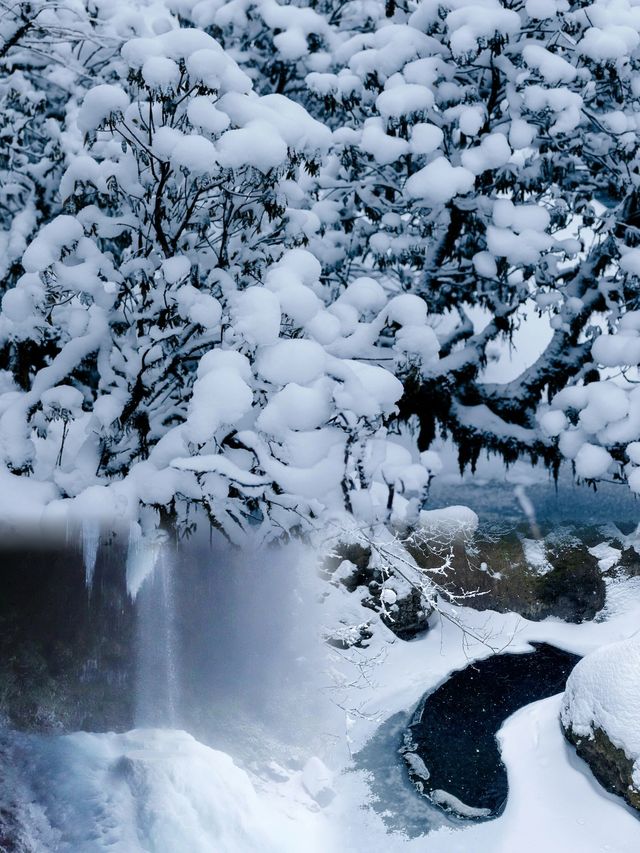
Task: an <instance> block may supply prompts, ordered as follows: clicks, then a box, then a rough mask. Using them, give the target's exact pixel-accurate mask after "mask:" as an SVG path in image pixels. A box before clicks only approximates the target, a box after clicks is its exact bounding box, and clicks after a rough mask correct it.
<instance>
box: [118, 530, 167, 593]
mask: <svg viewBox="0 0 640 853" xmlns="http://www.w3.org/2000/svg"><path fill="white" fill-rule="evenodd" d="M164 539H165V534H163V533H162V531H156V533H155V535H153V536H145V535H144V534H143V533H142V528H141V527H140V525H139V524H138V522H137V521H132V522H131V527H130V530H129V547H128V549H127V570H126V577H127V591H128V593H129V595H130V596H131V598H132V599H133V600H135V598H136V596H137V595H138V591H139V590H140V587H141V586H142V584H143V583H144V580H145V578H146V577H147V576H148V575H150V574H151V572H152V571H153V569H154V567H155V565H156V561H157V559H158V555H159V554H160V551H161V549H162V544H163V542H164Z"/></svg>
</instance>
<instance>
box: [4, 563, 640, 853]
mask: <svg viewBox="0 0 640 853" xmlns="http://www.w3.org/2000/svg"><path fill="white" fill-rule="evenodd" d="M607 583H608V589H607V604H606V607H605V609H604V611H603V612H602V614H600V616H599V617H598V618H597V619H596V620H594V621H593V622H589V623H584V624H581V625H575V624H566V623H564V622H562V621H560V620H557V619H547V620H545V621H543V622H538V623H535V622H529V621H527V620H525V619H522V618H521V617H519V616H517V615H516V614H498V613H495V612H492V611H485V612H478V611H475V610H473V609H472V608H460V607H458V608H450V609H449V610H447V611H446V612H445V613H443V615H440V616H438V617H436V618H435V619H434V621H433V627H432V629H431V631H430V632H429V633H427V634H426V635H424V636H422V637H420V638H418V639H416V640H414V641H411V642H402V641H400V640H397V639H394V638H393V636H392V635H391V634H390V633H389V632H388V631H386V629H384V628H383V627H382V626H381V625H377V627H376V631H375V633H374V637H373V639H372V643H371V645H370V647H369V648H368V649H366V650H357V649H352V650H350V651H349V652H336V656H335V659H334V660H333V661H332V667H331V672H330V675H331V689H330V690H329V691H327V692H328V694H329V696H330V699H331V702H330V703H329V705H330V707H329V708H328V709H327V710H326V711H325V709H324V704H323V703H324V699H319V701H318V707H317V710H316V716H315V717H314V719H312V720H310V719H309V707H302V706H300V707H299V709H298V713H299V714H300V715H301V716H302V717H304V719H301V720H300V725H301V727H302V726H304V727H306V728H307V729H308V730H309V731H310V732H311V731H315V734H316V738H315V740H314V741H313V743H312V742H311V739H309V740H308V752H307V754H306V755H305V756H304V758H303V760H300V753H299V752H298V754H297V756H296V758H295V760H293V761H290V762H288V763H287V760H286V754H285V753H286V751H285V752H283V753H280V754H278V755H275V753H274V758H275V760H274V761H272V762H268V761H264V756H261V757H260V761H254V762H253V764H252V762H251V760H247V750H245V754H244V756H242V755H241V753H242V750H241V749H240V748H237V749H236V748H235V747H234V744H233V742H232V741H230V742H229V744H228V745H225V749H226V750H227V751H228V752H229V753H231V755H229V754H225V752H222V751H220V750H218V749H212V748H210V747H209V746H205V745H204V744H202V743H199V742H198V741H197V740H195V739H194V738H193V737H192V736H191V735H189V734H186V733H185V732H180V731H172V730H158V729H147V730H135V731H132V732H128V733H125V734H109V733H106V734H89V733H76V734H72V735H62V736H40V735H14V736H13V739H11V740H10V742H9V743H8V744H7V743H5V746H4V748H3V749H4V754H3V763H4V762H9V765H10V766H11V768H12V769H11V775H10V777H5V780H4V783H3V784H0V799H4V800H6V798H7V795H8V789H9V788H11V794H12V798H13V803H14V813H15V815H16V817H17V819H18V821H20V820H21V821H22V822H23V836H24V838H25V840H26V844H25V846H23V847H22V848H20V847H18V848H17V849H18V850H19V851H20V853H54V851H56V853H57V851H60V853H103V851H109V853H211V851H213V850H215V851H216V853H245V851H246V853H253V851H264V853H298V851H301V850H305V851H307V850H308V851H311V853H334V851H335V853H396V851H397V853H417V851H420V853H514V851H518V853H542V851H544V853H569V851H573V850H580V851H581V853H604V851H608V853H632V851H633V853H636V851H637V850H638V849H640V821H639V820H638V819H637V817H636V816H635V814H634V813H633V812H632V810H631V809H630V808H628V807H627V806H626V805H625V804H624V803H623V801H622V800H621V799H619V798H618V797H615V796H612V795H610V794H608V793H607V792H606V791H604V789H602V788H601V787H600V785H599V784H598V783H597V782H596V781H595V779H594V778H593V776H592V775H591V773H590V771H589V769H588V768H587V766H586V765H585V764H584V763H583V762H582V761H581V760H580V759H578V758H577V757H576V755H575V752H574V750H573V748H572V747H570V746H569V745H568V744H567V743H566V742H565V740H564V738H563V736H562V732H561V729H560V725H559V709H560V702H561V697H560V696H556V697H553V698H551V699H547V700H543V701H542V702H537V703H534V704H533V705H529V706H527V707H525V708H523V709H521V710H520V711H518V712H517V713H516V714H514V715H513V716H512V717H511V718H509V719H508V720H507V721H506V722H505V724H504V726H503V727H502V729H501V731H500V733H499V740H500V744H501V749H502V756H503V760H504V763H505V765H506V767H507V771H508V779H509V798H508V802H507V806H506V810H505V811H504V813H503V814H502V815H501V816H500V817H499V818H498V819H496V820H492V821H488V822H485V823H475V824H474V823H465V824H459V825H455V824H454V823H453V821H451V820H449V819H448V818H446V817H445V816H444V815H443V814H442V813H439V812H438V811H436V810H435V808H434V807H433V806H431V805H430V804H429V803H427V802H426V801H425V800H422V799H420V798H419V797H418V795H417V793H415V792H414V791H413V790H412V789H411V788H410V785H409V783H408V781H407V777H406V773H405V770H404V767H403V765H402V760H401V758H400V756H397V762H396V763H395V764H394V761H395V757H396V755H395V750H396V749H397V746H398V739H397V735H398V733H399V731H401V729H402V725H403V720H404V719H406V715H408V714H410V713H411V711H412V710H413V709H414V708H415V707H416V705H417V703H418V702H419V701H420V699H421V698H422V696H423V695H424V694H425V693H426V692H427V691H429V690H431V689H433V688H434V687H436V686H437V685H438V684H439V683H441V682H442V681H443V680H444V679H446V678H447V676H448V675H449V674H450V673H451V672H452V671H454V670H456V669H460V668H462V667H464V666H465V665H467V664H468V663H469V661H472V660H475V659H479V658H482V657H486V656H488V655H490V654H493V653H495V652H498V651H504V650H505V649H506V650H508V651H510V652H514V653H518V652H523V651H528V650H530V646H529V645H528V644H529V643H530V642H531V641H546V642H549V643H552V644H554V645H556V646H558V647H560V648H564V649H566V650H567V651H571V652H574V653H577V654H587V653H589V652H591V651H593V650H595V649H598V648H604V647H606V646H608V645H609V644H611V643H615V642H617V641H620V640H624V639H626V638H628V637H630V636H632V635H633V634H634V633H635V632H637V630H638V624H640V578H635V579H627V580H608V581H607ZM354 598H356V596H352V595H351V594H349V593H347V592H346V590H343V589H335V591H334V593H332V595H331V596H329V597H328V598H325V600H324V603H323V604H322V606H321V607H320V610H321V611H323V621H324V622H327V623H330V622H331V621H332V620H333V619H334V618H335V615H336V614H337V613H338V612H339V611H340V610H343V609H344V608H345V607H348V606H354V605H353V601H354ZM315 619H316V616H313V619H312V618H311V616H310V624H311V622H312V621H315ZM318 682H319V686H321V684H322V685H325V686H326V673H325V672H319V677H318ZM319 695H320V694H319ZM290 710H291V709H290ZM403 715H405V716H404V717H403ZM293 719H294V720H295V714H294V715H293ZM394 720H395V723H394ZM292 724H294V723H293V722H292ZM394 725H395V728H394ZM320 732H322V737H318V734H319V733H320ZM387 733H388V736H387ZM0 746H2V745H1V744H0ZM365 747H366V748H367V749H368V750H369V763H368V764H367V762H362V761H359V760H358V759H357V754H358V753H359V752H360V751H362V750H363V749H364V748H365ZM372 749H373V750H374V751H375V750H377V751H378V758H379V759H380V761H379V766H378V768H377V769H378V773H379V774H380V767H382V776H380V775H378V778H376V779H374V780H373V783H372V779H371V777H370V775H369V773H370V771H372V770H373V771H375V770H376V768H375V766H374V765H375V761H372V760H371V751H372ZM251 752H252V750H251V749H250V750H249V753H251ZM314 752H315V753H316V754H317V756H318V758H314V757H313V753H314ZM254 755H255V751H254ZM354 756H356V761H355V762H354V760H353V757H354ZM233 759H235V761H234V760H233ZM325 765H328V767H329V768H330V771H328V770H326V768H325ZM354 767H355V769H354ZM367 767H368V768H369V769H366V768H367ZM385 768H386V769H385ZM389 768H391V771H390V770H389ZM385 774H386V775H385ZM332 776H333V778H331V777H332ZM403 786H404V787H403ZM385 790H386V791H388V792H389V799H388V802H385V801H384V792H385ZM334 792H335V796H334V795H333V793H334ZM374 792H375V793H374ZM392 793H393V797H392V796H391V794H392ZM376 795H377V796H378V797H382V802H378V803H376V802H375V796H376ZM392 800H393V804H392ZM398 804H400V805H399V809H400V814H399V816H398V815H395V818H396V819H390V818H393V817H394V816H393V815H390V814H386V815H385V813H384V812H385V809H386V810H387V812H389V810H390V809H391V808H392V806H393V807H397V806H398ZM16 806H17V807H16ZM404 809H406V818H407V820H406V824H407V827H406V829H407V831H406V832H403V831H400V828H401V827H402V818H403V816H404V811H403V810H404ZM422 815H424V817H423V818H422V817H421V816H422ZM421 819H423V821H424V825H423V828H424V834H420V832H419V829H420V821H421ZM390 827H391V828H390ZM416 827H418V831H416ZM429 829H430V830H431V831H429V832H427V830H429ZM25 833H26V834H25Z"/></svg>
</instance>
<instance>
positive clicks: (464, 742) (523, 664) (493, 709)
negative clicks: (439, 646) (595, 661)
mask: <svg viewBox="0 0 640 853" xmlns="http://www.w3.org/2000/svg"><path fill="white" fill-rule="evenodd" d="M532 646H534V651H532V652H528V653H525V654H502V655H494V656H493V657H490V658H487V659H486V660H482V661H477V662H476V663H473V664H470V665H469V666H467V667H465V669H462V670H459V671H458V672H455V673H453V675H452V676H451V677H450V678H449V679H448V680H447V681H446V682H445V683H444V684H442V685H441V686H440V687H438V688H437V689H436V690H435V691H434V692H433V693H431V694H429V695H428V696H427V697H426V698H425V699H424V700H423V702H422V703H421V706H420V708H419V709H418V711H417V712H416V715H415V717H414V720H413V722H412V723H411V724H410V725H409V727H408V729H407V732H406V736H405V741H406V746H405V747H404V748H403V752H404V758H405V761H406V763H407V767H408V768H409V775H410V777H411V779H412V781H413V783H414V784H415V785H416V786H417V788H418V790H420V791H421V792H423V793H424V794H426V795H427V796H429V798H430V799H431V800H432V801H435V802H437V803H438V804H439V805H442V806H444V807H445V808H447V809H451V810H452V811H453V812H454V813H455V814H456V815H458V816H461V817H475V818H478V817H492V816H495V815H498V814H500V813H501V812H502V810H503V809H504V806H505V804H506V799H507V794H508V785H507V773H506V768H505V766H504V764H503V763H502V759H501V757H500V750H499V747H498V742H497V740H496V733H497V731H498V729H499V728H500V727H501V725H502V723H503V722H504V720H505V719H506V718H507V717H509V716H510V715H511V714H513V713H514V712H515V711H517V710H518V709H519V708H522V707H523V706H524V705H528V704H530V703H531V702H537V701H538V700H539V699H545V698H547V697H549V696H554V695H555V694H556V693H560V692H561V691H562V690H564V686H565V683H566V680H567V677H568V676H569V673H570V672H571V670H572V669H573V667H574V666H575V665H576V663H577V662H578V660H579V659H580V658H579V657H578V656H577V655H573V654H570V653H568V652H564V651H562V650H560V649H557V648H554V647H553V646H549V645H547V644H544V643H540V644H537V643H536V644H533V643H532Z"/></svg>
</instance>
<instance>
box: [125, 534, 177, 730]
mask: <svg viewBox="0 0 640 853" xmlns="http://www.w3.org/2000/svg"><path fill="white" fill-rule="evenodd" d="M136 550H137V551H138V554H139V556H140V555H141V554H144V555H145V557H144V559H143V560H142V562H144V563H145V565H146V566H147V567H149V565H151V566H152V568H151V570H150V571H148V572H147V573H146V575H145V577H144V578H143V579H142V581H141V582H140V586H139V588H138V590H137V596H136V611H137V624H136V640H135V642H136V710H135V724H136V726H138V727H148V726H154V727H159V728H175V727H176V726H177V725H178V723H179V715H178V708H179V695H180V679H179V663H178V642H177V637H178V631H177V624H176V623H177V613H176V589H175V560H174V558H173V555H172V553H171V550H170V548H169V547H168V545H167V544H166V538H165V537H162V538H158V537H155V538H154V539H153V540H152V541H150V542H149V541H145V539H143V540H142V542H138V543H137V545H136Z"/></svg>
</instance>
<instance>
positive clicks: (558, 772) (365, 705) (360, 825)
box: [332, 579, 640, 853]
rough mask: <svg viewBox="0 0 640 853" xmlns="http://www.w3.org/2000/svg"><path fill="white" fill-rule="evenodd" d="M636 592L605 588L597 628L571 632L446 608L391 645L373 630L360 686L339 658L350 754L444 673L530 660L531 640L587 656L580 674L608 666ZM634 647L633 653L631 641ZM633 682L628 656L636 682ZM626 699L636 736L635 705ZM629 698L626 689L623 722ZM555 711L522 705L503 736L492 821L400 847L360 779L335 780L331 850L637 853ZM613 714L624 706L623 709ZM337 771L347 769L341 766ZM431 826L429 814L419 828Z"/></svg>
mask: <svg viewBox="0 0 640 853" xmlns="http://www.w3.org/2000/svg"><path fill="white" fill-rule="evenodd" d="M639 593H640V581H638V579H627V580H623V579H617V580H616V579H607V603H606V606H605V609H604V611H603V613H602V614H601V616H602V618H601V619H598V620H597V621H593V622H587V623H583V624H580V625H575V624H566V623H564V622H562V621H561V620H559V619H555V618H549V619H546V620H544V621H542V622H530V621H528V620H526V619H523V618H522V617H520V616H519V615H517V614H514V613H506V614H499V613H495V612H492V611H484V612H478V611H475V610H473V609H471V608H461V607H451V608H448V609H447V610H446V616H447V618H440V617H437V618H435V620H433V621H432V628H431V630H430V632H429V633H427V634H426V635H424V636H422V637H420V638H418V639H416V640H414V641H412V642H410V643H403V642H399V641H397V640H396V641H392V642H391V644H390V645H389V644H388V638H387V639H386V640H385V639H381V628H380V626H376V633H375V634H374V638H373V640H372V645H371V646H370V648H369V650H368V654H369V658H370V659H371V660H373V661H376V662H375V663H374V664H373V665H372V666H371V668H370V671H367V672H366V676H365V677H362V678H361V679H360V680H359V681H357V683H354V682H353V676H354V674H355V669H350V668H349V666H348V664H346V663H345V661H344V660H342V662H341V664H340V666H341V671H342V672H343V673H344V675H343V681H342V684H343V689H342V691H341V690H340V689H339V688H338V691H337V692H338V696H339V699H340V704H341V706H342V707H343V708H345V709H346V711H345V718H346V719H345V728H346V732H347V740H348V744H349V749H350V751H351V752H352V753H357V752H358V751H359V750H360V749H361V748H363V747H364V746H365V745H367V744H368V743H369V741H370V739H371V738H372V737H373V736H374V734H375V733H376V731H377V730H378V729H379V727H380V726H381V725H382V723H383V722H384V721H386V720H389V719H390V718H391V717H393V716H394V715H395V714H398V713H399V712H406V711H410V710H412V709H413V708H415V707H416V705H417V704H418V702H419V701H420V699H421V698H422V696H423V695H424V694H425V693H426V692H428V691H429V690H432V689H434V688H435V687H437V686H438V685H439V684H441V683H442V682H443V681H444V680H446V678H447V677H448V675H450V674H451V673H452V672H453V671H455V670H457V669H462V668H464V667H465V666H467V665H468V664H469V663H471V662H472V661H474V660H478V659H481V658H485V657H487V656H489V655H491V654H493V653H500V652H503V651H505V650H508V651H509V652H513V653H520V652H526V651H530V650H531V647H530V645H529V642H531V641H535V642H548V643H551V644H552V645H556V646H558V647H559V648H563V649H565V650H567V651H571V652H573V653H575V654H580V655H589V653H590V652H595V654H594V655H589V657H587V658H585V662H584V663H583V664H581V665H580V667H582V668H585V669H586V668H587V667H588V666H589V664H588V663H587V662H588V661H589V660H590V659H591V658H592V657H594V658H595V657H596V656H598V655H601V656H603V657H605V658H611V657H613V658H617V653H616V649H617V648H618V644H619V643H620V642H621V641H622V642H623V646H622V647H623V648H626V647H627V646H626V645H624V644H626V643H628V642H629V641H628V638H629V637H630V636H631V635H632V634H633V633H634V632H635V631H637V625H638V620H639V619H640V595H639ZM345 595H347V594H346V593H345ZM456 623H457V624H456ZM631 642H632V643H633V644H635V648H636V649H637V648H638V641H637V640H636V639H634V640H633V641H631ZM612 644H613V645H612ZM597 649H601V650H602V651H601V652H598V651H596V650H597ZM336 660H339V658H338V657H336ZM358 665H359V666H362V657H361V655H360V654H358V655H356V656H355V657H354V658H353V667H355V668H357V667H358ZM630 667H631V663H629V664H628V668H629V669H630ZM622 668H623V669H624V672H622V671H621V670H619V671H618V675H619V676H620V678H624V675H625V674H627V675H631V672H630V671H629V673H627V669H625V665H624V664H623V665H622ZM637 672H638V664H637V658H636V677H637ZM350 676H351V679H350ZM613 677H614V675H613V673H612V675H611V678H613ZM338 683H339V682H338ZM621 689H622V688H620V687H619V688H618V692H619V691H620V690H621ZM634 696H636V698H635V702H636V705H635V717H636V731H637V713H638V712H637V709H638V707H640V702H639V701H638V698H637V695H636V694H634ZM632 698H633V697H632V694H631V691H627V692H626V699H627V704H626V707H627V708H628V709H629V712H628V713H629V715H630V716H633V711H632V710H631V705H630V704H629V703H630V702H631V700H632ZM616 701H617V700H615V699H614V702H616ZM561 704H562V695H561V694H560V695H558V696H555V697H552V698H550V699H546V700H543V701H541V702H536V703H534V704H532V705H529V706H526V707H524V708H522V709H521V710H520V711H518V712H517V713H516V714H514V715H513V716H512V717H510V718H509V719H508V720H507V721H506V722H505V723H504V725H503V727H502V729H501V730H500V732H499V735H498V739H499V742H500V747H501V753H502V759H503V761H504V763H505V765H506V768H507V773H508V781H509V797H508V801H507V806H506V809H505V811H504V813H503V814H502V815H501V816H500V817H499V818H497V819H495V820H491V821H487V822H485V823H476V824H472V823H468V824H465V825H463V826H461V827H456V828H452V827H450V826H441V827H440V828H435V829H433V831H431V832H429V833H428V834H426V835H423V836H418V837H407V836H405V835H403V834H401V833H400V832H397V831H390V830H389V829H388V827H387V825H386V823H385V819H384V811H383V810H384V804H379V805H378V806H376V805H375V802H373V801H372V800H371V796H372V794H371V791H370V789H369V787H368V781H367V778H368V777H367V773H366V772H365V771H356V772H349V773H347V774H345V775H342V776H341V777H339V778H338V781H337V784H336V789H337V801H336V804H335V805H334V804H332V808H335V809H338V808H339V809H340V810H339V811H337V812H336V817H335V820H336V821H337V822H338V826H339V828H340V831H341V833H342V834H341V835H340V836H339V846H338V848H337V849H339V850H340V851H341V853H342V851H345V852H346V851H348V853H361V851H367V853H396V851H397V853H405V851H406V853H418V852H419V853H423V851H426V853H471V851H473V853H514V851H518V853H541V851H545V853H569V851H573V850H580V851H583V853H602V851H608V853H614V851H615V853H632V851H634V853H635V851H637V850H638V849H639V847H640V823H639V822H638V820H637V817H636V816H635V815H634V813H633V812H632V810H631V809H630V808H628V807H627V806H626V805H625V804H624V802H623V801H622V800H621V799H620V798H618V797H616V796H614V795H612V794H609V793H608V792H606V791H605V790H604V789H603V788H601V787H600V785H599V784H598V783H597V782H596V780H595V779H594V777H593V776H592V774H591V771H590V770H589V768H588V766H587V765H586V764H585V763H584V762H583V761H581V760H580V759H579V758H577V756H576V754H575V750H574V749H573V747H571V746H570V745H569V744H568V743H567V742H566V741H565V739H564V737H563V735H562V731H561V728H560V724H559V716H560V709H561ZM610 707H614V703H613V702H612V703H611V704H610ZM621 707H625V704H624V699H623V702H622V704H621ZM627 719H629V717H628V718H627ZM343 761H344V764H345V766H349V757H348V756H345V757H344V758H343ZM363 805H364V806H365V808H364V809H363V808H362V806H363ZM428 820H429V814H428V813H426V815H425V822H428Z"/></svg>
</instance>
